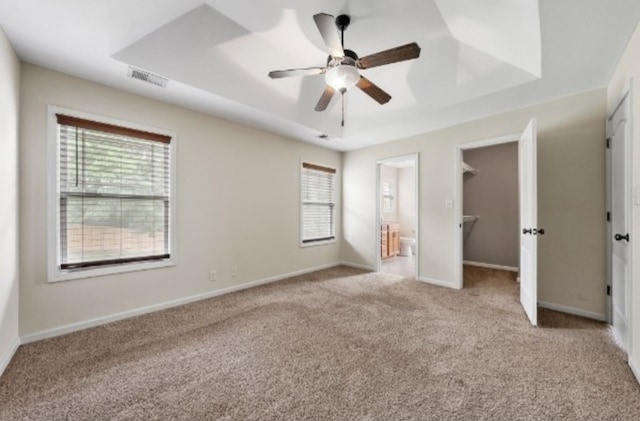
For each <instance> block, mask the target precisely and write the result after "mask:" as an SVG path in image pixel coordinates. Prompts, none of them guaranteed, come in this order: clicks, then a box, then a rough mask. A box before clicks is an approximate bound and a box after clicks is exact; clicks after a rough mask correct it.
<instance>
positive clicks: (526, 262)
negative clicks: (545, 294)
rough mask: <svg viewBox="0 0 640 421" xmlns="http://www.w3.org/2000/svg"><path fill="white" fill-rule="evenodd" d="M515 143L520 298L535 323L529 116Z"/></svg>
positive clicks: (534, 196)
mask: <svg viewBox="0 0 640 421" xmlns="http://www.w3.org/2000/svg"><path fill="white" fill-rule="evenodd" d="M518 143H519V145H520V146H519V165H518V167H519V169H520V302H521V303H522V307H524V311H525V312H526V313H527V316H528V317H529V320H530V321H531V324H532V325H534V326H537V324H538V234H539V233H540V234H544V230H538V228H537V226H538V186H537V169H536V166H537V159H536V155H537V153H536V150H537V149H536V148H537V130H536V120H535V119H533V120H531V121H530V122H529V125H528V126H527V128H526V129H525V130H524V132H523V133H522V136H521V137H520V142H518Z"/></svg>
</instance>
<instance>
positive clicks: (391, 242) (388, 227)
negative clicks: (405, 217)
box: [380, 222, 400, 259]
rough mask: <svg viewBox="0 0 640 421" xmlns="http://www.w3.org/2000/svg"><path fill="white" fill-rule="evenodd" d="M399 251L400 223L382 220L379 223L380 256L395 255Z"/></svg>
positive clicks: (384, 257)
mask: <svg viewBox="0 0 640 421" xmlns="http://www.w3.org/2000/svg"><path fill="white" fill-rule="evenodd" d="M399 252H400V225H399V224H397V223H389V222H383V223H382V224H381V225H380V256H382V258H383V259H388V258H390V257H395V256H397V255H398V253H399Z"/></svg>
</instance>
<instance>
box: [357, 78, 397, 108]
mask: <svg viewBox="0 0 640 421" xmlns="http://www.w3.org/2000/svg"><path fill="white" fill-rule="evenodd" d="M356 86H357V87H358V88H360V89H361V90H362V92H364V93H365V94H367V95H369V96H370V97H371V98H373V99H375V100H376V101H378V103H379V104H380V105H382V104H386V103H387V102H389V100H390V99H391V95H389V94H388V93H386V92H385V91H383V90H382V89H380V88H379V87H378V85H375V84H373V83H372V82H371V81H370V80H369V79H367V78H366V77H364V76H360V80H359V81H358V83H357V85H356Z"/></svg>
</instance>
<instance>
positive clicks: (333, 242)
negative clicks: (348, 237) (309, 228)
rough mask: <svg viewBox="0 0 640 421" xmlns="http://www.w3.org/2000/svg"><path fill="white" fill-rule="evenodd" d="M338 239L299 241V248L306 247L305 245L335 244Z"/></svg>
mask: <svg viewBox="0 0 640 421" xmlns="http://www.w3.org/2000/svg"><path fill="white" fill-rule="evenodd" d="M337 242H338V241H337V240H336V239H333V240H324V241H314V242H311V243H302V242H301V243H300V247H301V248H306V247H314V246H325V245H327V244H335V243H337Z"/></svg>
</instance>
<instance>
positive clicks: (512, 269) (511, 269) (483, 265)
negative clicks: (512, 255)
mask: <svg viewBox="0 0 640 421" xmlns="http://www.w3.org/2000/svg"><path fill="white" fill-rule="evenodd" d="M462 263H463V264H465V265H469V266H476V267H479V268H487V269H497V270H506V271H509V272H516V273H517V272H519V269H518V268H516V267H513V266H502V265H494V264H491V263H480V262H471V261H469V260H463V261H462Z"/></svg>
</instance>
